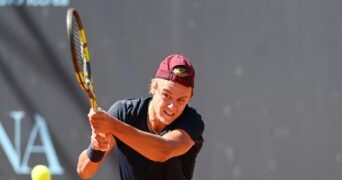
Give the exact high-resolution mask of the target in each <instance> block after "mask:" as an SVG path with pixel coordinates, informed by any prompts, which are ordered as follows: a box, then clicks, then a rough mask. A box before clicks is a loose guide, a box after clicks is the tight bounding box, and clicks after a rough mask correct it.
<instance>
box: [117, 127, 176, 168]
mask: <svg viewBox="0 0 342 180" xmlns="http://www.w3.org/2000/svg"><path fill="white" fill-rule="evenodd" d="M112 133H113V134H114V136H116V137H117V138H118V139H120V140H121V141H123V142H124V143H126V144H127V145H128V146H130V147H131V148H133V149H134V150H136V151H138V152H139V153H140V154H142V155H143V156H145V157H146V158H148V159H151V160H153V161H159V162H163V161H166V160H167V159H169V158H171V157H172V156H173V154H172V152H173V149H174V148H173V147H174V143H173V142H172V141H168V140H167V139H164V138H163V137H161V136H157V135H153V134H150V133H147V132H144V131H141V130H138V129H136V128H134V127H132V126H130V125H128V124H125V123H122V122H121V121H118V120H116V122H115V125H114V127H113V130H112Z"/></svg>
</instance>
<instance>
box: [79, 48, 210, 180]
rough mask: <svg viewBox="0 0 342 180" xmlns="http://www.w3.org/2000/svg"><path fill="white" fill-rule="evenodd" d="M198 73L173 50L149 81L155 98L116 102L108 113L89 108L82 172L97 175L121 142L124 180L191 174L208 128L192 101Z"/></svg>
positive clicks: (188, 176) (177, 179)
mask: <svg viewBox="0 0 342 180" xmlns="http://www.w3.org/2000/svg"><path fill="white" fill-rule="evenodd" d="M194 78H195V70H194V68H193V66H192V64H191V62H190V61H189V60H188V59H187V58H186V57H184V56H182V55H179V54H175V55H170V56H168V57H166V58H165V59H164V60H163V61H162V62H161V63H160V66H159V68H158V70H157V72H156V75H155V78H153V79H152V81H151V85H150V93H151V95H152V96H151V97H141V98H136V99H124V100H120V101H117V102H115V103H114V104H113V105H112V106H111V107H110V109H109V110H108V112H106V111H104V110H102V109H100V110H97V111H94V110H93V109H91V110H90V112H89V114H88V117H89V122H90V125H91V128H92V135H91V138H90V139H91V143H90V145H89V147H88V149H85V150H84V151H83V152H81V154H80V156H79V161H78V166H77V172H78V174H79V176H80V177H81V178H84V179H86V178H90V177H92V176H94V175H95V173H96V172H97V170H98V168H99V167H100V165H101V162H102V161H103V159H104V157H105V156H106V155H107V154H108V152H109V151H110V150H111V149H113V148H114V147H117V155H118V161H119V168H120V176H121V179H122V180H171V179H172V180H183V179H191V178H192V176H193V172H194V167H195V161H196V156H197V154H198V153H199V151H200V149H201V147H202V144H203V136H202V134H203V131H204V123H203V121H202V118H201V115H200V114H198V112H196V110H195V109H194V108H191V107H190V106H189V105H188V103H189V101H190V99H191V98H192V96H193V91H194ZM101 134H102V136H101ZM103 134H106V136H103ZM103 150H105V151H103Z"/></svg>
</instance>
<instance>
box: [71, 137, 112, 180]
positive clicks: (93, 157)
mask: <svg viewBox="0 0 342 180" xmlns="http://www.w3.org/2000/svg"><path fill="white" fill-rule="evenodd" d="M115 145H116V142H115V140H114V138H113V137H112V135H109V134H107V135H106V138H105V139H104V138H103V137H102V136H100V135H96V134H95V133H94V131H93V132H92V136H91V144H90V145H89V147H88V149H85V150H84V151H82V152H81V154H80V156H79V159H78V164H77V173H78V175H79V176H80V177H81V178H82V179H88V178H90V177H92V176H94V175H95V174H96V172H97V170H98V169H99V168H100V166H101V164H102V161H103V160H104V159H105V157H106V156H107V155H108V153H109V152H110V150H111V149H113V147H115ZM98 149H108V150H107V151H106V152H101V151H99V150H98Z"/></svg>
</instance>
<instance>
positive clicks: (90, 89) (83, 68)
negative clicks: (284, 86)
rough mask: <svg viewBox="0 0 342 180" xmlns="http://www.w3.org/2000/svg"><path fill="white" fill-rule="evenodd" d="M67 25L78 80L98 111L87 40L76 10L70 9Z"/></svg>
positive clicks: (92, 105)
mask: <svg viewBox="0 0 342 180" xmlns="http://www.w3.org/2000/svg"><path fill="white" fill-rule="evenodd" d="M66 23H67V32H68V38H69V42H70V49H71V54H72V62H73V65H74V68H75V75H76V78H77V80H78V83H79V85H80V86H81V88H82V89H83V91H84V92H85V93H86V94H87V96H88V99H89V101H90V104H91V107H92V108H93V109H94V110H97V102H96V96H95V92H94V84H93V78H92V74H91V68H90V56H89V51H88V43H87V38H86V34H85V31H84V27H83V25H82V21H81V17H80V15H79V13H78V12H77V11H76V10H75V9H73V8H70V9H68V12H67V17H66Z"/></svg>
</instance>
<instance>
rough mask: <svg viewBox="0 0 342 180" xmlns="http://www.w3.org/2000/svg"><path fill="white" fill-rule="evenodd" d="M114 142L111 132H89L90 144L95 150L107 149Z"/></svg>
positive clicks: (110, 147) (112, 145)
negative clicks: (103, 133)
mask: <svg viewBox="0 0 342 180" xmlns="http://www.w3.org/2000/svg"><path fill="white" fill-rule="evenodd" d="M115 144H116V141H115V139H114V137H113V136H112V135H111V134H106V135H102V134H97V133H95V132H94V131H92V133H91V146H92V148H93V149H95V150H101V151H109V150H110V149H112V148H113V147H114V146H115Z"/></svg>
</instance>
